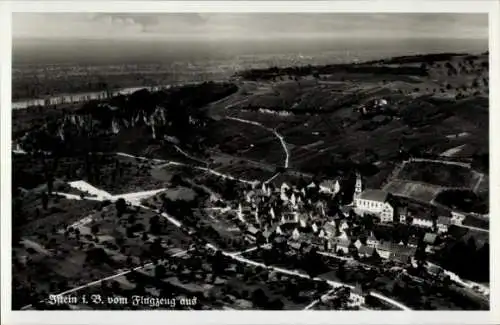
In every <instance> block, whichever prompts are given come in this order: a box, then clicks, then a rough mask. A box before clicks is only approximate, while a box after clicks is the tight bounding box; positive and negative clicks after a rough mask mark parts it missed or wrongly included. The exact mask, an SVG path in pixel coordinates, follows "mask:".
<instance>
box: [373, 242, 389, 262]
mask: <svg viewBox="0 0 500 325" xmlns="http://www.w3.org/2000/svg"><path fill="white" fill-rule="evenodd" d="M376 249H377V253H378V255H380V257H382V258H385V259H388V258H389V256H390V255H391V245H390V243H389V242H382V243H380V244H379V245H378V246H377V248H376Z"/></svg>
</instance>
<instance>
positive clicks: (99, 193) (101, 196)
mask: <svg viewBox="0 0 500 325" xmlns="http://www.w3.org/2000/svg"><path fill="white" fill-rule="evenodd" d="M121 155H123V156H125V155H126V156H128V157H133V158H139V159H141V158H143V157H135V156H132V155H128V154H124V153H121ZM146 159H147V158H146ZM162 162H164V161H162ZM205 169H207V168H205ZM214 172H215V171H214ZM215 173H216V175H217V174H219V175H220V176H221V177H227V176H225V175H223V174H220V173H218V172H215ZM228 178H229V177H228ZM70 185H71V186H75V187H76V186H78V187H79V188H85V190H86V191H88V192H89V193H90V194H93V195H96V200H101V201H104V200H111V201H114V200H117V199H118V197H117V196H113V195H111V194H109V193H107V192H105V191H103V190H101V189H98V188H96V187H94V186H92V185H90V184H88V183H87V182H84V181H77V182H71V183H70ZM147 192H150V193H154V192H155V191H147ZM137 193H141V194H144V193H145V192H144V191H141V192H134V193H127V194H125V195H123V194H122V198H124V199H125V200H126V201H127V202H128V203H129V204H131V205H133V206H138V207H141V208H144V209H149V210H151V209H150V208H148V207H145V206H143V205H141V204H139V203H137V202H136V201H135V200H133V199H130V198H133V197H134V194H137ZM153 195H154V194H153ZM67 197H68V198H70V197H72V196H70V195H68V196H67ZM74 198H75V199H81V197H79V196H78V198H77V196H74ZM154 211H155V212H158V213H159V212H160V211H158V210H154ZM161 216H163V217H164V218H165V219H166V220H168V221H169V222H170V223H172V224H173V225H175V226H176V227H179V228H180V227H182V223H181V222H180V221H178V220H177V219H175V218H174V217H172V216H170V215H168V214H167V213H161ZM85 218H88V216H87V217H85ZM207 247H208V248H210V249H214V250H219V251H220V252H221V253H222V254H223V255H225V256H228V257H230V258H231V259H233V260H235V261H238V262H240V263H245V264H249V265H253V266H259V267H262V268H265V269H268V270H273V271H275V272H279V273H282V274H287V275H293V276H297V277H301V278H307V279H310V277H309V275H307V274H304V273H302V272H299V271H297V270H289V269H284V268H281V267H276V266H268V265H265V264H263V263H260V262H256V261H253V260H250V259H247V258H244V257H242V256H240V255H241V254H243V253H245V252H250V251H253V250H256V249H257V248H256V247H252V248H249V249H247V250H245V251H243V252H237V253H234V252H227V251H224V250H220V249H218V248H216V247H215V246H213V245H211V244H207ZM181 253H182V252H180V253H178V254H181ZM151 265H152V263H147V264H145V265H142V266H139V267H137V268H135V269H132V270H125V271H120V272H118V273H116V274H114V275H111V276H108V277H105V278H102V279H98V280H95V281H92V282H90V283H87V284H84V285H82V286H79V287H76V288H73V289H70V290H67V291H64V292H62V293H59V294H58V295H65V294H68V293H72V292H75V291H78V290H81V289H84V288H87V287H89V286H93V285H96V284H98V283H101V282H102V281H106V280H110V279H113V278H116V277H119V276H122V275H125V274H128V273H130V272H132V271H133V270H138V269H142V268H145V267H148V266H151ZM311 280H313V281H326V282H327V283H328V284H329V285H330V286H332V287H334V288H336V287H340V286H345V287H349V288H351V289H353V288H354V286H352V285H349V284H345V283H342V282H337V281H332V280H326V279H322V278H319V277H315V278H312V279H311ZM351 295H353V296H356V294H354V293H351ZM377 297H378V298H379V299H383V300H385V301H387V302H388V303H391V304H393V305H394V306H397V307H399V308H401V309H405V310H408V307H406V306H404V305H403V304H401V303H399V302H397V301H395V300H392V299H390V298H388V297H385V296H382V295H380V294H377ZM26 308H28V307H23V309H26Z"/></svg>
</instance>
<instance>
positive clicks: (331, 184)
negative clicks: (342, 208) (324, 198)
mask: <svg viewBox="0 0 500 325" xmlns="http://www.w3.org/2000/svg"><path fill="white" fill-rule="evenodd" d="M319 191H320V192H322V193H328V194H334V195H335V194H337V193H338V192H340V184H339V181H338V180H335V181H333V180H326V181H323V182H321V183H320V184H319Z"/></svg>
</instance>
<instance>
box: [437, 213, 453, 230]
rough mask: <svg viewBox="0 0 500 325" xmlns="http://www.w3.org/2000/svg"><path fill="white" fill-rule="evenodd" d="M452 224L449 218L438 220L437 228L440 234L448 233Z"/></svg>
mask: <svg viewBox="0 0 500 325" xmlns="http://www.w3.org/2000/svg"><path fill="white" fill-rule="evenodd" d="M450 224H451V219H450V218H447V217H439V218H438V219H437V228H438V232H439V233H443V232H447V231H448V227H449V226H450Z"/></svg>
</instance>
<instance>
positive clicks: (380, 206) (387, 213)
mask: <svg viewBox="0 0 500 325" xmlns="http://www.w3.org/2000/svg"><path fill="white" fill-rule="evenodd" d="M388 196H389V193H387V192H385V191H382V190H365V191H363V192H361V194H360V195H359V196H358V197H357V198H356V199H355V204H356V208H357V209H358V210H360V212H361V213H362V214H363V213H373V214H377V215H380V219H381V221H382V222H391V221H393V220H394V208H393V207H392V205H391V204H390V203H389V202H387V198H388Z"/></svg>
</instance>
